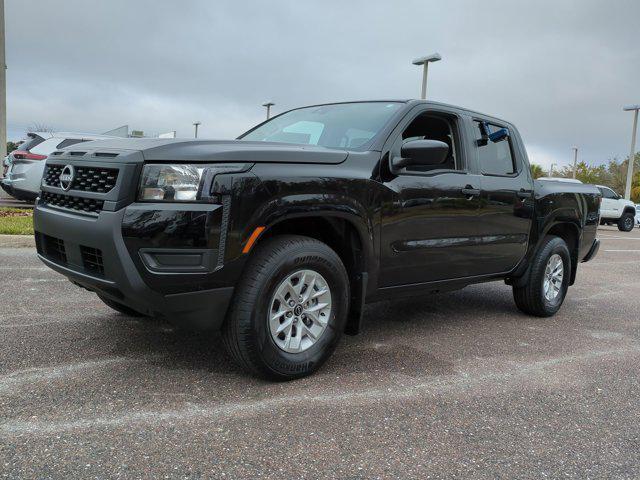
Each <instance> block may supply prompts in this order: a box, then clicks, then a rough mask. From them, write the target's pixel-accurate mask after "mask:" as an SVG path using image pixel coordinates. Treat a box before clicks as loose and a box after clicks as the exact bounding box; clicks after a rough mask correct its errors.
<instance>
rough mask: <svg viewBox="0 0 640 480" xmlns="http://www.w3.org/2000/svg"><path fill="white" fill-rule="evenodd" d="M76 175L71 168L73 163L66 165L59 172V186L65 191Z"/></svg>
mask: <svg viewBox="0 0 640 480" xmlns="http://www.w3.org/2000/svg"><path fill="white" fill-rule="evenodd" d="M75 176H76V171H75V169H74V168H73V165H67V166H65V167H64V168H63V169H62V172H60V188H61V189H63V190H64V191H67V190H69V189H70V188H71V184H72V183H73V179H74V177H75Z"/></svg>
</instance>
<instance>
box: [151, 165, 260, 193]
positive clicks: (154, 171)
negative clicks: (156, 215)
mask: <svg viewBox="0 0 640 480" xmlns="http://www.w3.org/2000/svg"><path fill="white" fill-rule="evenodd" d="M249 168H251V164H231V165H224V164H217V165H207V164H201V165H196V164H189V165H179V164H178V165H176V164H174V165H165V164H156V163H150V164H147V165H145V166H144V169H143V170H142V177H141V179H140V189H139V191H138V200H142V201H147V202H149V201H151V202H199V201H206V199H207V198H208V197H209V194H210V192H208V191H206V192H203V187H204V185H205V184H206V185H208V186H211V184H212V181H213V178H214V177H215V176H216V175H218V174H220V173H235V172H244V171H247V170H248V169H249Z"/></svg>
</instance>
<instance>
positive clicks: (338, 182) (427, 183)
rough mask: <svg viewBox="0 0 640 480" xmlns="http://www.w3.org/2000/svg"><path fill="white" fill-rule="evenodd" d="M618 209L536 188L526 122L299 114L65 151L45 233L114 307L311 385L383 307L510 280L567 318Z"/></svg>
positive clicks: (57, 163)
mask: <svg viewBox="0 0 640 480" xmlns="http://www.w3.org/2000/svg"><path fill="white" fill-rule="evenodd" d="M599 204H600V192H599V191H598V190H597V189H596V188H595V187H593V186H589V185H582V184H568V183H560V182H546V183H545V182H534V181H533V180H532V178H531V176H530V173H529V165H528V160H527V156H526V152H525V149H524V145H523V143H522V140H521V139H520V135H519V134H518V131H517V130H516V128H515V127H514V126H513V125H511V124H510V123H508V122H505V121H502V120H499V119H497V118H493V117H489V116H486V115H482V114H480V113H476V112H472V111H469V110H465V109H462V108H457V107H453V106H449V105H443V104H438V103H431V102H424V101H416V100H411V101H379V102H355V103H338V104H330V105H318V106H312V107H306V108H300V109H296V110H291V111H289V112H286V113H283V114H282V115H279V116H277V117H274V118H272V119H270V120H268V121H266V122H264V123H262V124H260V125H258V126H257V127H255V128H254V129H252V130H250V131H249V132H247V133H245V134H244V135H242V136H241V137H240V138H239V139H238V140H234V141H207V140H159V139H126V140H111V141H96V142H89V143H84V144H82V145H78V146H74V147H70V148H67V149H64V150H61V151H57V152H54V153H53V154H52V155H51V156H50V157H49V159H48V160H47V164H46V170H45V174H44V182H43V191H42V194H41V196H40V199H39V201H38V202H37V205H36V208H35V217H34V224H35V230H36V240H37V248H38V254H39V256H40V258H41V259H42V261H43V262H44V263H45V264H47V265H48V266H50V267H51V268H53V269H54V270H56V271H58V272H60V273H62V274H64V275H66V276H67V277H68V278H69V279H70V280H71V281H72V282H74V283H75V284H77V285H79V286H81V287H84V288H86V289H89V290H91V291H93V292H96V293H97V294H98V296H99V297H100V298H101V299H102V300H103V301H104V302H105V303H106V304H107V305H109V306H110V307H112V308H114V309H115V310H118V311H120V312H124V313H126V314H135V315H148V316H162V317H165V318H167V319H168V320H170V321H172V322H174V323H175V324H178V325H189V326H198V327H203V328H204V327H206V328H214V329H220V330H221V332H222V336H223V338H224V342H225V345H226V348H227V350H228V351H229V353H230V354H231V356H232V357H233V358H234V359H235V360H236V362H237V363H238V364H240V365H241V366H243V367H245V368H246V369H247V370H249V371H250V372H253V373H255V374H258V375H261V376H264V377H268V378H272V379H291V378H296V377H301V376H304V375H307V374H309V373H311V372H313V371H314V370H316V369H317V368H318V367H319V366H320V365H322V363H323V362H324V361H325V360H326V359H327V358H328V357H329V356H330V355H331V353H332V351H333V350H334V348H335V347H336V344H337V342H338V340H339V338H340V336H341V334H342V333H343V332H347V333H351V334H353V333H356V332H358V330H359V328H360V323H361V318H362V311H363V305H364V304H365V303H367V302H372V301H375V300H381V299H387V298H397V297H399V296H408V295H419V296H423V295H425V294H428V293H432V292H442V291H447V290H455V289H459V288H462V287H464V286H466V285H469V284H473V283H479V282H486V281H493V280H502V281H505V282H506V283H507V284H508V285H511V286H512V288H513V294H514V298H515V303H516V305H517V306H518V308H519V309H520V310H522V311H523V312H526V313H528V314H532V315H539V316H550V315H553V314H554V313H556V312H557V311H558V309H559V308H560V306H561V304H562V302H563V300H564V297H565V295H566V293H567V289H568V287H569V286H570V285H571V284H573V282H574V281H575V278H576V271H577V267H578V263H580V262H584V261H587V260H589V259H591V258H592V257H593V256H594V255H595V254H596V252H597V250H598V245H599V242H598V240H597V239H596V229H597V226H598V210H599ZM434 301H436V300H434ZM400 314H401V312H399V315H400Z"/></svg>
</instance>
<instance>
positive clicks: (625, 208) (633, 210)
mask: <svg viewBox="0 0 640 480" xmlns="http://www.w3.org/2000/svg"><path fill="white" fill-rule="evenodd" d="M622 213H623V214H624V213H630V214H631V215H635V214H636V209H635V208H633V207H624V210H622Z"/></svg>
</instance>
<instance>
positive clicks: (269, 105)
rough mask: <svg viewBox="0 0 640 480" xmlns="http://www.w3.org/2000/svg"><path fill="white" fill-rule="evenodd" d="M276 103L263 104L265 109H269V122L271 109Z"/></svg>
mask: <svg viewBox="0 0 640 480" xmlns="http://www.w3.org/2000/svg"><path fill="white" fill-rule="evenodd" d="M274 105H275V103H273V102H264V103H263V104H262V106H263V107H267V120H269V119H270V118H271V107H273V106H274Z"/></svg>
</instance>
